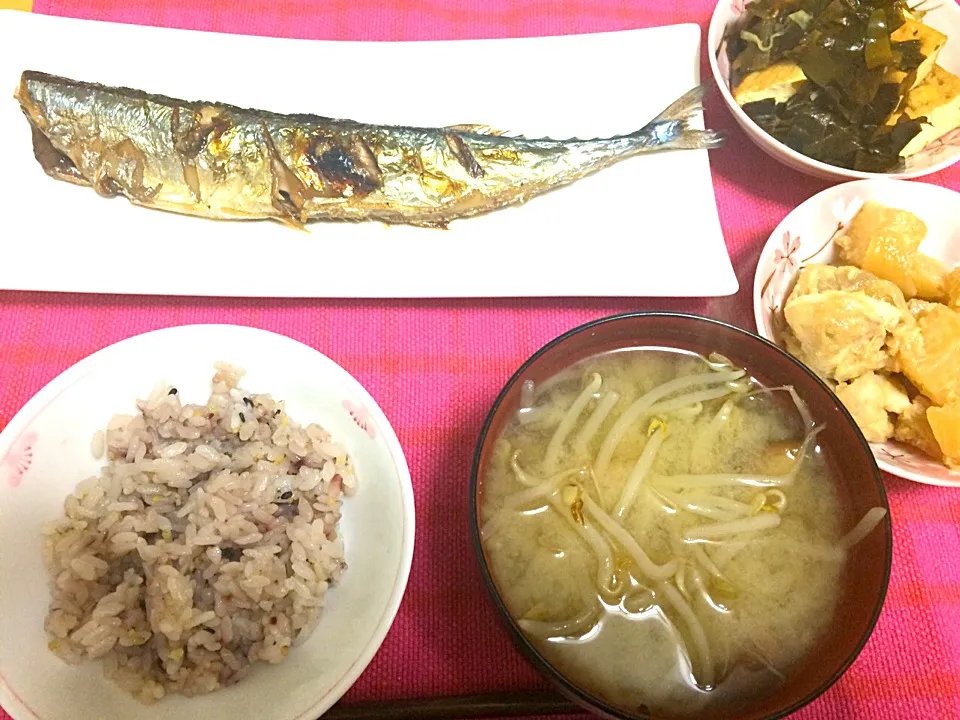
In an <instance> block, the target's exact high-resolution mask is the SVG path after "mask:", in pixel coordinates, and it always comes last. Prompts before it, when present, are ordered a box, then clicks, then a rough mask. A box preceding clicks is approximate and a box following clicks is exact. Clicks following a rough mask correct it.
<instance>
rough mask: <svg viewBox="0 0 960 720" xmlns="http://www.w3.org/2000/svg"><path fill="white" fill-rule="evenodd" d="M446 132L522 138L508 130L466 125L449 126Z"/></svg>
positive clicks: (471, 124)
mask: <svg viewBox="0 0 960 720" xmlns="http://www.w3.org/2000/svg"><path fill="white" fill-rule="evenodd" d="M444 130H449V131H450V132H461V133H473V134H474V135H496V136H497V137H520V136H519V135H516V134H514V133H510V132H508V131H506V130H498V129H497V128H494V127H490V126H489V125H482V124H475V123H464V124H462V125H447V126H446V127H445V128H444Z"/></svg>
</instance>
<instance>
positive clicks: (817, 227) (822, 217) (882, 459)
mask: <svg viewBox="0 0 960 720" xmlns="http://www.w3.org/2000/svg"><path fill="white" fill-rule="evenodd" d="M867 200H875V201H877V202H880V203H883V204H885V205H889V206H891V207H897V208H902V209H904V210H909V211H910V212H913V213H914V214H916V215H917V216H918V217H920V219H922V220H923V221H924V222H925V223H926V225H927V237H926V238H925V239H924V241H923V243H922V244H921V245H920V250H921V252H923V253H924V254H926V255H930V256H932V257H934V258H936V259H937V260H940V261H941V262H943V263H944V264H945V265H946V266H947V267H955V266H956V265H957V264H960V225H958V224H957V218H958V217H960V193H957V192H955V191H953V190H949V189H947V188H944V187H940V186H939V185H929V184H927V183H918V182H905V181H902V180H887V179H884V180H856V181H854V182H848V183H843V184H841V185H835V186H833V187H831V188H827V189H826V190H824V191H823V192H820V193H817V194H816V195H814V196H813V197H811V198H810V199H809V200H807V201H805V202H804V203H802V204H801V205H799V206H798V207H797V208H796V209H794V210H793V211H792V212H791V213H790V214H789V215H787V217H785V218H784V219H783V222H781V223H780V224H779V225H778V226H777V228H776V230H774V231H773V233H772V234H771V235H770V238H769V239H768V240H767V243H766V245H765V246H764V248H763V251H762V252H761V254H760V260H759V261H758V263H757V272H756V275H755V276H754V281H753V312H754V318H755V319H756V322H757V332H758V333H759V334H760V335H761V336H762V337H764V338H766V339H767V340H771V341H773V342H775V343H777V344H778V345H780V346H781V347H785V345H784V343H783V338H782V330H783V328H784V326H785V321H784V319H783V305H784V302H785V301H786V299H787V297H788V296H789V294H790V291H791V290H792V289H793V286H794V282H795V281H796V277H797V274H798V273H799V272H800V269H801V268H802V267H803V266H804V265H807V264H809V263H826V264H832V263H833V262H834V258H835V256H836V251H835V248H834V245H833V238H834V237H835V236H837V235H838V234H839V232H840V230H841V229H843V228H844V227H845V226H846V225H847V224H848V223H849V222H850V221H851V220H852V219H853V217H854V215H856V213H857V211H858V210H859V209H860V208H861V207H862V205H863V203H864V202H865V201H867ZM871 448H872V449H873V454H874V456H875V457H876V459H877V464H878V465H879V466H880V469H881V470H884V471H886V472H889V473H892V474H894V475H898V476H900V477H902V478H906V479H907V480H914V481H916V482H921V483H926V484H928V485H944V486H960V471H956V470H950V469H949V468H947V467H946V466H944V465H943V464H942V463H940V462H938V461H936V460H934V459H932V458H929V457H927V456H926V455H924V454H923V453H921V452H920V451H918V450H916V449H914V448H911V447H909V446H907V445H903V444H901V443H897V442H892V441H891V442H885V443H872V444H871Z"/></svg>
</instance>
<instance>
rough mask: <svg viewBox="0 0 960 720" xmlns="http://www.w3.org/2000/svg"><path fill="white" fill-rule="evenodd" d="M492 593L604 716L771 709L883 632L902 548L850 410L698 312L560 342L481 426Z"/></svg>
mask: <svg viewBox="0 0 960 720" xmlns="http://www.w3.org/2000/svg"><path fill="white" fill-rule="evenodd" d="M470 493H471V494H470V498H471V513H472V515H471V517H472V524H473V534H474V541H475V547H476V551H477V556H478V559H479V563H480V568H481V572H482V574H483V576H484V579H485V582H486V585H487V588H488V590H489V594H490V597H491V599H492V601H493V603H494V604H495V606H496V607H497V609H498V611H499V612H500V614H501V615H502V616H503V618H504V620H505V624H506V627H507V630H508V632H509V633H510V634H511V635H512V637H513V639H514V641H515V642H516V644H517V645H518V647H519V648H520V650H521V651H522V652H524V653H525V654H526V655H527V657H528V658H529V659H530V660H531V661H532V662H533V664H534V665H535V666H537V667H538V668H539V669H540V670H541V671H542V672H543V673H544V674H545V675H546V676H547V677H548V678H550V679H551V680H552V681H553V682H554V683H555V685H556V686H557V687H558V689H559V690H560V691H561V692H563V693H564V694H565V695H567V696H568V697H570V698H571V699H572V700H574V701H576V702H578V703H580V704H581V705H583V706H584V707H586V708H588V709H590V710H592V711H594V712H596V713H598V714H600V715H603V716H606V717H611V718H624V719H629V720H635V719H638V718H642V719H644V720H650V719H654V720H689V719H690V718H697V719H698V720H709V719H712V718H717V719H719V718H723V719H724V720H771V719H772V718H779V717H783V716H784V715H786V714H788V713H790V712H793V711H795V710H797V709H798V708H800V707H801V706H803V705H805V704H807V703H809V702H811V701H813V700H814V699H815V698H817V697H818V696H819V695H820V694H821V693H823V692H824V691H825V690H826V689H827V688H829V687H830V686H831V685H832V684H833V683H834V682H836V681H837V680H838V679H839V678H840V676H841V675H842V674H843V673H844V672H845V671H846V670H847V668H848V667H849V666H850V665H851V664H852V663H853V662H854V660H855V659H856V657H857V656H858V654H859V653H860V651H861V650H862V649H863V647H864V645H865V644H866V642H867V640H868V639H869V637H870V634H871V633H872V631H873V628H874V625H875V623H876V620H877V617H878V616H879V613H880V610H881V607H882V605H883V600H884V597H885V595H886V589H887V583H888V579H889V574H890V562H891V554H892V534H891V526H890V519H889V508H888V505H887V499H886V495H885V492H884V487H883V483H882V481H881V478H880V474H879V471H878V469H877V465H876V463H875V461H874V458H873V455H872V453H871V451H870V448H869V446H868V444H867V442H866V441H865V440H864V438H863V435H862V434H861V432H860V430H859V429H858V428H857V425H856V424H855V423H854V421H853V420H852V418H851V416H850V414H849V413H848V412H847V411H846V410H845V409H844V407H843V405H842V404H841V403H839V402H838V401H837V399H836V396H835V395H834V394H833V393H832V392H831V391H830V390H829V388H828V387H827V386H826V385H824V384H823V382H822V381H821V380H820V379H819V378H818V377H817V376H816V375H815V374H814V373H812V372H811V371H810V370H808V369H807V368H806V367H805V366H804V365H802V364H801V363H800V362H798V361H797V360H796V359H794V358H793V357H791V356H790V355H789V354H787V353H785V352H784V351H783V350H781V349H780V348H778V347H777V346H776V345H774V344H772V343H770V342H768V341H766V340H764V339H762V338H760V337H758V336H756V335H753V334H751V333H748V332H746V331H744V330H741V329H739V328H735V327H733V326H731V325H726V324H724V323H720V322H717V321H714V320H709V319H706V318H702V317H696V316H692V315H681V314H670V313H634V314H626V315H617V316H613V317H609V318H604V319H601V320H597V321H595V322H592V323H589V324H587V325H584V326H581V327H579V328H576V329H574V330H571V331H570V332H568V333H566V334H564V335H562V336H560V337H558V338H557V339H555V340H554V341H552V342H550V343H549V344H547V345H546V346H544V347H543V348H541V349H540V350H539V351H538V352H536V353H535V354H534V355H533V356H532V357H531V358H530V359H529V360H528V361H527V362H526V363H524V365H523V366H522V367H521V368H520V369H519V370H518V371H517V372H516V373H515V374H514V375H513V377H511V378H510V380H509V381H508V382H507V384H506V385H505V387H504V388H503V390H502V391H501V392H500V394H499V396H498V397H497V398H496V400H495V402H494V403H493V406H492V409H491V410H490V412H489V414H488V416H487V418H486V422H485V423H484V425H483V429H482V431H481V434H480V438H479V440H478V443H477V448H476V453H475V456H474V462H473V467H472V471H471V485H470Z"/></svg>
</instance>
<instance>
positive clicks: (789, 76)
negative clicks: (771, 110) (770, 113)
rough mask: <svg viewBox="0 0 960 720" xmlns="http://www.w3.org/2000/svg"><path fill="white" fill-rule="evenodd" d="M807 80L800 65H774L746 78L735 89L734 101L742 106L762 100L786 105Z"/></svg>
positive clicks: (781, 63) (779, 63)
mask: <svg viewBox="0 0 960 720" xmlns="http://www.w3.org/2000/svg"><path fill="white" fill-rule="evenodd" d="M806 79H807V76H806V75H804V74H803V70H801V69H800V66H799V65H796V64H794V63H792V62H786V61H784V62H778V63H774V64H773V65H771V66H770V67H767V68H764V69H763V70H756V71H754V72H752V73H750V74H749V75H747V76H745V77H744V78H743V80H741V81H740V84H739V85H737V87H736V88H734V91H733V99H734V100H736V101H737V105H741V106H742V105H747V104H748V103H754V102H759V101H761V100H773V101H774V102H776V103H784V102H786V101H787V100H789V99H790V98H791V97H792V96H793V95H795V94H796V92H797V89H798V88H799V87H800V84H801V83H802V82H804V81H805V80H806Z"/></svg>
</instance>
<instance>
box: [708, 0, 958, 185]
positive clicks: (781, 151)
mask: <svg viewBox="0 0 960 720" xmlns="http://www.w3.org/2000/svg"><path fill="white" fill-rule="evenodd" d="M748 4H749V3H748V2H747V1H746V0H720V2H718V3H717V6H716V8H714V11H713V16H712V17H711V18H710V26H709V29H708V30H707V57H708V59H709V62H710V70H711V72H712V73H713V80H714V82H715V83H716V85H717V86H718V87H719V88H720V94H721V95H722V96H723V101H724V102H725V103H726V105H727V107H728V108H729V109H730V112H731V113H732V114H733V117H734V119H735V120H736V121H737V124H738V125H739V126H740V127H741V128H743V131H744V132H745V133H746V134H747V137H749V138H750V140H752V141H753V142H754V144H756V145H757V147H759V148H760V149H761V150H763V151H764V152H765V153H766V154H767V155H769V156H770V157H772V158H773V159H774V160H777V161H779V162H781V163H783V164H784V165H786V166H788V167H791V168H793V169H794V170H799V171H800V172H802V173H805V174H807V175H812V176H814V177H819V178H825V179H828V180H844V179H847V180H849V179H865V178H879V177H884V178H899V179H907V178H916V177H922V176H924V175H930V174H932V173H936V172H940V171H941V170H943V169H944V168H947V167H949V166H951V165H953V164H954V163H956V162H957V161H958V160H960V129H957V130H952V131H951V132H949V133H947V134H946V135H944V136H943V137H942V138H940V139H939V140H935V141H933V142H932V143H930V144H929V145H928V146H927V147H926V148H924V149H923V150H921V151H920V152H919V153H917V154H916V155H914V156H913V157H911V158H909V159H908V160H907V162H906V163H905V167H904V168H903V169H902V170H900V171H898V172H890V173H870V172H860V171H857V170H848V169H846V168H841V167H837V166H835V165H829V164H827V163H823V162H820V161H818V160H814V159H812V158H809V157H807V156H806V155H803V154H801V153H799V152H797V151H796V150H793V149H792V148H790V147H787V146H786V145H784V144H783V143H781V142H779V141H778V140H774V139H773V137H771V136H770V135H768V134H767V133H766V132H765V131H764V130H762V129H761V128H760V126H759V125H757V124H756V123H755V122H754V121H753V120H751V119H750V118H749V117H748V116H747V114H746V113H745V112H744V111H743V109H742V108H741V107H740V106H739V105H738V104H737V103H736V101H735V100H734V99H733V93H732V92H731V89H730V65H729V61H728V60H727V54H726V43H725V41H724V37H725V35H726V34H727V30H728V29H729V28H731V27H733V26H734V25H735V24H736V23H737V21H738V19H739V18H740V16H741V15H743V13H744V8H745V6H746V5H748ZM923 22H924V23H925V24H927V25H930V26H931V27H933V28H934V29H936V30H939V31H940V32H942V33H944V34H945V35H946V36H947V37H948V40H947V43H946V45H945V46H944V47H943V49H942V50H941V51H940V56H939V58H938V60H937V62H938V64H939V65H941V66H942V67H943V68H944V69H945V70H949V71H950V72H952V73H953V74H955V75H960V5H957V3H956V2H954V1H953V0H948V1H947V2H941V3H932V4H931V7H930V11H929V12H928V13H927V14H926V15H925V16H924V20H923Z"/></svg>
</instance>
